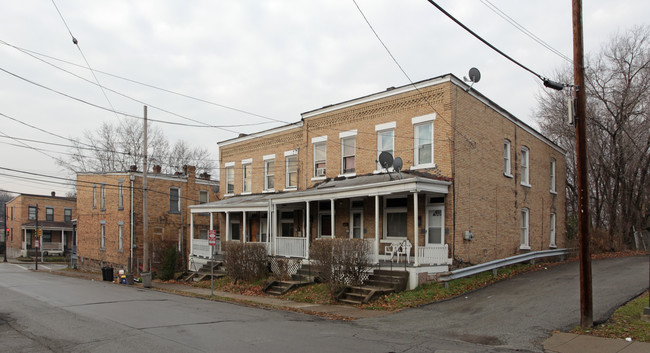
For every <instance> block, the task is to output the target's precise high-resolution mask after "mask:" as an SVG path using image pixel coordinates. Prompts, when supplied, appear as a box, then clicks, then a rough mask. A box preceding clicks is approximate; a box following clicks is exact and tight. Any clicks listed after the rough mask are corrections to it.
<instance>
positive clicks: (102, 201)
mask: <svg viewBox="0 0 650 353" xmlns="http://www.w3.org/2000/svg"><path fill="white" fill-rule="evenodd" d="M100 189H101V199H100V207H99V209H100V210H102V211H104V210H106V184H102V186H101V187H100Z"/></svg>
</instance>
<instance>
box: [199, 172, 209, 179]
mask: <svg viewBox="0 0 650 353" xmlns="http://www.w3.org/2000/svg"><path fill="white" fill-rule="evenodd" d="M199 178H201V179H203V180H210V174H208V172H203V173H201V174H199Z"/></svg>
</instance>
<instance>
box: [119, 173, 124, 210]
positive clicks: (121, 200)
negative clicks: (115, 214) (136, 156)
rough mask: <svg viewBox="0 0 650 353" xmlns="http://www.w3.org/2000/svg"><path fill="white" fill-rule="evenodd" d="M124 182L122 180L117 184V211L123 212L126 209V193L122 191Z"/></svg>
mask: <svg viewBox="0 0 650 353" xmlns="http://www.w3.org/2000/svg"><path fill="white" fill-rule="evenodd" d="M123 183H124V181H122V179H120V180H118V182H117V209H118V210H121V209H124V191H123V189H122V186H123V185H122V184H123Z"/></svg>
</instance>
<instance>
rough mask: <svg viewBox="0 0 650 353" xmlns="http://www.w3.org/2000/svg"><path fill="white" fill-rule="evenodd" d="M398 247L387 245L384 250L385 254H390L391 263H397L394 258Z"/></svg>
mask: <svg viewBox="0 0 650 353" xmlns="http://www.w3.org/2000/svg"><path fill="white" fill-rule="evenodd" d="M397 248H398V246H397V245H396V244H390V245H386V247H385V248H384V254H390V259H391V261H395V259H394V258H393V257H394V256H395V252H396V251H397Z"/></svg>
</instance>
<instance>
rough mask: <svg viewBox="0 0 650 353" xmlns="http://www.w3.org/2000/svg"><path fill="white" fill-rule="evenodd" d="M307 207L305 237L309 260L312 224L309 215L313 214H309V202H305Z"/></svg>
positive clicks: (306, 252)
mask: <svg viewBox="0 0 650 353" xmlns="http://www.w3.org/2000/svg"><path fill="white" fill-rule="evenodd" d="M305 203H306V204H307V206H306V207H305V210H306V215H305V236H306V237H307V239H306V240H305V247H306V249H305V254H306V255H307V258H308V259H309V242H310V239H311V224H309V215H310V214H311V213H310V212H309V201H305Z"/></svg>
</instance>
